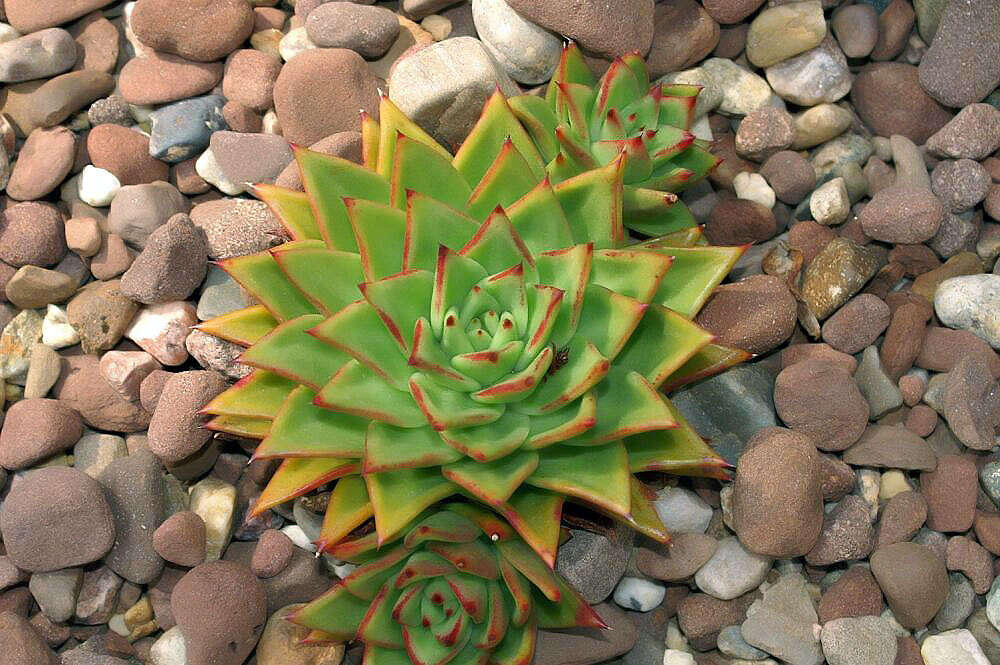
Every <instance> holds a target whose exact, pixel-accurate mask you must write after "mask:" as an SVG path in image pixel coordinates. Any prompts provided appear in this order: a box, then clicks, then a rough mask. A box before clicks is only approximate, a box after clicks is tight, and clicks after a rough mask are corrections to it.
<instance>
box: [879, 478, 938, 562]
mask: <svg viewBox="0 0 1000 665" xmlns="http://www.w3.org/2000/svg"><path fill="white" fill-rule="evenodd" d="M926 521H927V502H926V501H924V497H923V495H922V494H920V493H919V492H914V491H913V490H906V491H905V492H900V493H899V494H896V495H895V496H893V497H892V498H891V499H889V501H887V502H886V504H885V506H884V507H883V508H882V510H881V513H880V514H879V520H878V528H877V529H876V534H875V548H876V549H880V548H883V547H886V546H888V545H892V544H893V543H901V542H905V541H907V540H909V539H911V538H913V536H915V535H916V534H917V531H919V530H920V527H922V526H923V525H924V522H926Z"/></svg>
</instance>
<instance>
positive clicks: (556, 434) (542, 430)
mask: <svg viewBox="0 0 1000 665" xmlns="http://www.w3.org/2000/svg"><path fill="white" fill-rule="evenodd" d="M596 424H597V396H596V393H595V392H594V391H593V390H590V391H588V392H586V393H584V394H583V396H582V397H580V398H579V399H578V400H577V403H576V404H575V405H574V404H569V405H567V406H565V407H564V408H561V409H557V410H555V411H551V412H549V413H544V414H541V415H533V416H531V432H530V434H529V435H528V440H527V441H526V442H525V444H524V447H525V448H529V449H534V448H544V447H545V446H551V445H552V444H553V443H559V442H560V441H565V440H567V439H570V438H573V437H575V436H581V435H582V434H583V433H584V432H586V431H587V430H589V429H591V428H592V427H593V426H594V425H596Z"/></svg>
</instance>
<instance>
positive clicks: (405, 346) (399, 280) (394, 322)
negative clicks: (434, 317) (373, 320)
mask: <svg viewBox="0 0 1000 665" xmlns="http://www.w3.org/2000/svg"><path fill="white" fill-rule="evenodd" d="M433 289H434V276H433V275H432V274H431V273H430V272H428V271H426V270H409V271H407V272H401V273H397V274H395V275H392V276H391V277H386V278H384V279H380V280H378V281H376V282H366V283H364V284H362V285H361V292H362V293H363V294H364V296H365V300H367V301H368V302H370V303H371V304H372V306H373V307H374V308H375V310H376V311H377V312H378V315H379V316H380V317H381V319H382V322H383V323H384V324H385V327H386V329H388V331H389V333H390V334H391V335H392V336H393V338H395V340H396V342H397V343H398V344H399V348H400V350H401V351H402V352H403V353H404V354H406V355H409V352H410V342H411V340H412V339H413V329H414V328H415V327H416V325H417V319H419V318H421V317H422V316H423V315H424V314H426V313H427V304H428V303H430V301H431V294H432V293H433Z"/></svg>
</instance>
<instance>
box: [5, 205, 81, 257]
mask: <svg viewBox="0 0 1000 665" xmlns="http://www.w3.org/2000/svg"><path fill="white" fill-rule="evenodd" d="M65 254H66V238H65V230H64V228H63V223H62V215H60V214H59V211H58V210H56V208H55V207H53V206H51V205H49V204H47V203H35V202H28V203H19V204H16V205H13V206H11V207H9V208H7V209H6V210H4V211H3V212H2V213H0V261H3V262H5V263H7V264H9V265H11V266H13V267H15V268H19V267H21V266H23V265H27V264H31V265H34V266H51V265H55V264H56V263H58V262H59V260H60V259H62V257H63V255H65Z"/></svg>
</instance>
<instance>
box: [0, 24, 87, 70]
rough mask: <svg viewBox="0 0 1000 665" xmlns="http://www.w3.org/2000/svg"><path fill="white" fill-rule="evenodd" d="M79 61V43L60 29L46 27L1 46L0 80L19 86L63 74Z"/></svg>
mask: <svg viewBox="0 0 1000 665" xmlns="http://www.w3.org/2000/svg"><path fill="white" fill-rule="evenodd" d="M75 62H76V42H74V41H73V37H72V36H71V35H70V34H69V33H68V32H66V31H65V30H62V29H60V28H47V29H45V30H39V31H38V32H33V33H31V34H28V35H25V36H23V37H18V38H16V39H13V40H10V41H5V42H3V43H2V44H0V81H2V82H4V83H17V82H19V81H30V80H32V79H40V78H48V77H50V76H54V75H56V74H61V73H62V72H65V71H66V70H68V69H71V68H72V67H73V64H74V63H75Z"/></svg>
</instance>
